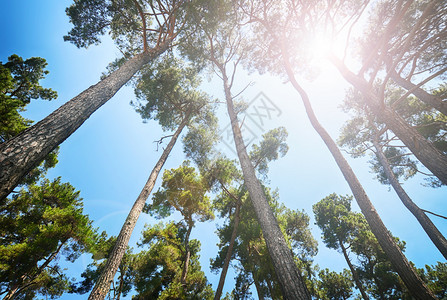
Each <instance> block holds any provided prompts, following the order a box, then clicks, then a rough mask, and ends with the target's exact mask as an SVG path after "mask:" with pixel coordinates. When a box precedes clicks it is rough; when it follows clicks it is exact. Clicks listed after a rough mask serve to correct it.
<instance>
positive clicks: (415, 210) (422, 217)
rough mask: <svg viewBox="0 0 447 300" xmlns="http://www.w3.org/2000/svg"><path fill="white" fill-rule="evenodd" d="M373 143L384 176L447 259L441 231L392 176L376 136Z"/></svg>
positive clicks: (446, 249) (446, 250)
mask: <svg viewBox="0 0 447 300" xmlns="http://www.w3.org/2000/svg"><path fill="white" fill-rule="evenodd" d="M373 145H374V147H375V148H376V156H377V159H378V160H379V162H380V164H381V165H382V167H383V170H384V172H385V175H386V177H387V178H388V180H389V181H390V183H391V186H392V187H393V188H394V190H395V191H396V193H397V195H398V196H399V198H400V200H401V201H402V203H403V204H404V205H405V207H406V208H407V209H408V210H409V211H410V212H411V213H412V214H413V216H415V218H416V219H417V220H418V222H419V224H421V226H422V228H423V229H424V230H425V232H426V233H427V235H428V236H429V238H430V239H431V240H432V242H433V244H435V246H436V247H437V248H438V250H439V251H440V252H441V254H442V255H443V256H444V258H446V259H447V240H446V239H445V237H444V236H443V235H442V233H441V232H440V231H439V230H438V228H437V227H436V226H435V224H433V222H432V221H431V220H430V218H429V217H427V215H426V214H425V213H424V212H423V211H422V209H420V208H419V206H417V205H416V203H414V202H413V201H412V200H411V198H410V197H409V196H408V194H407V193H406V192H405V190H404V189H403V188H402V186H401V185H400V183H399V181H398V180H397V178H396V176H394V173H393V171H392V170H391V167H390V165H389V163H388V160H387V158H386V156H385V154H383V151H382V147H381V146H380V145H379V142H378V140H377V136H376V137H374V139H373Z"/></svg>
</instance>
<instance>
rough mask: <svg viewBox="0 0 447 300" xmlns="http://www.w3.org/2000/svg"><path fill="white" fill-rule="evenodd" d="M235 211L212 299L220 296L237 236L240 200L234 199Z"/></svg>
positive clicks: (215, 299) (217, 298) (217, 299)
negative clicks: (228, 242)
mask: <svg viewBox="0 0 447 300" xmlns="http://www.w3.org/2000/svg"><path fill="white" fill-rule="evenodd" d="M236 200H237V202H236V211H235V212H234V225H233V232H232V233H231V239H230V245H228V250H227V255H226V256H225V262H224V265H223V268H222V272H221V273H220V279H219V285H218V286H217V290H216V293H215V294H214V300H219V299H220V297H221V296H222V290H223V287H224V284H225V277H226V276H227V272H228V267H229V266H230V261H231V256H232V254H233V247H234V242H235V241H236V237H237V229H238V227H239V221H240V211H241V201H240V199H236Z"/></svg>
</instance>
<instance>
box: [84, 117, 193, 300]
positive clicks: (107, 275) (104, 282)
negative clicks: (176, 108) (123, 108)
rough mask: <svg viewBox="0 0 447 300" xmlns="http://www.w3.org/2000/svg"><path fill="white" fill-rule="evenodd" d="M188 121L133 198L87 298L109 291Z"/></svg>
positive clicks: (105, 293)
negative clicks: (144, 210)
mask: <svg viewBox="0 0 447 300" xmlns="http://www.w3.org/2000/svg"><path fill="white" fill-rule="evenodd" d="M188 121H189V118H185V120H183V122H182V123H181V124H180V126H179V127H178V128H177V131H176V132H175V133H174V135H173V136H172V138H171V140H170V141H169V144H168V145H167V146H166V149H165V150H164V151H163V154H162V155H161V157H160V159H159V160H158V162H157V164H156V165H155V167H154V169H153V170H152V172H151V175H150V176H149V178H148V180H147V182H146V184H145V185H144V187H143V189H142V190H141V192H140V195H138V198H137V200H135V203H134V205H133V206H132V209H131V210H130V212H129V215H128V216H127V218H126V220H125V221H124V224H123V227H122V228H121V231H120V233H119V235H118V237H117V239H116V243H115V246H114V247H113V250H112V252H111V253H110V255H109V258H108V259H107V262H106V265H105V267H104V270H103V271H102V273H101V276H100V277H99V279H98V281H97V282H96V284H95V286H94V287H93V290H92V292H91V293H90V296H89V297H88V299H89V300H93V299H95V300H96V299H101V300H103V299H104V298H105V297H106V295H107V293H108V292H109V289H110V284H111V283H112V281H113V278H114V277H115V274H116V271H117V270H118V267H119V265H120V264H121V259H122V258H123V256H124V253H125V252H126V249H127V245H128V244H129V240H130V236H131V235H132V231H133V229H134V228H135V224H136V223H137V220H138V217H139V216H140V214H141V211H142V210H143V207H144V204H145V203H146V199H147V198H148V197H149V194H150V193H151V191H152V189H153V188H154V185H155V181H156V180H157V176H158V174H159V173H160V170H161V168H162V167H163V165H164V163H165V162H166V159H167V158H168V156H169V153H170V152H171V150H172V148H173V147H174V145H175V142H176V141H177V138H178V137H179V135H180V133H181V132H182V130H183V128H184V127H185V126H186V124H187V123H188Z"/></svg>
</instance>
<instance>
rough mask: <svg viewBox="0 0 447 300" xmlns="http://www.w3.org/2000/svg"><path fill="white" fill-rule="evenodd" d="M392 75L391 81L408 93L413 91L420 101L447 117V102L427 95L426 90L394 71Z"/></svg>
mask: <svg viewBox="0 0 447 300" xmlns="http://www.w3.org/2000/svg"><path fill="white" fill-rule="evenodd" d="M390 75H391V79H393V80H394V82H395V83H397V84H398V85H400V86H401V87H403V88H404V89H406V90H407V91H411V93H412V94H413V95H415V96H416V97H418V99H419V100H421V101H422V102H424V103H426V104H428V105H429V106H431V107H433V108H435V109H436V110H438V111H439V112H441V113H442V114H444V115H446V116H447V102H445V101H442V99H441V98H439V97H436V96H435V95H432V94H430V93H427V92H426V91H425V90H424V89H422V88H421V87H418V86H417V85H415V84H414V83H412V82H411V81H409V80H407V79H405V78H402V77H400V76H399V75H398V74H397V73H396V71H394V70H391V72H390Z"/></svg>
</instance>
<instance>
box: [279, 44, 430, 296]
mask: <svg viewBox="0 0 447 300" xmlns="http://www.w3.org/2000/svg"><path fill="white" fill-rule="evenodd" d="M286 53H287V52H285V51H283V55H284V54H286ZM284 67H285V70H286V72H287V75H288V77H289V80H290V81H291V83H292V85H293V87H294V88H295V89H296V90H297V91H298V93H299V94H300V96H301V100H302V101H303V104H304V107H305V109H306V113H307V116H308V118H309V120H310V122H311V124H312V126H313V127H314V129H315V130H316V131H317V133H318V134H319V135H320V137H321V139H322V140H323V141H324V143H325V144H326V146H327V147H328V149H329V151H330V152H331V154H332V156H333V157H334V159H335V161H336V163H337V165H338V167H339V168H340V170H341V172H342V173H343V176H344V177H345V179H346V181H347V182H348V185H349V187H350V188H351V191H352V193H353V194H354V197H355V199H356V201H357V203H358V205H359V207H360V209H361V211H362V213H363V215H364V216H365V219H366V221H367V222H368V224H369V227H370V228H371V231H372V232H373V233H374V235H375V236H376V238H377V240H378V241H379V244H380V246H381V247H382V249H383V251H384V252H385V253H386V255H387V257H388V259H389V260H390V262H391V263H392V265H393V267H394V269H395V270H396V271H397V273H398V274H399V276H400V277H401V278H402V281H403V282H404V283H405V285H406V286H407V288H408V290H409V291H410V292H411V294H412V295H413V297H415V298H416V299H436V297H435V296H434V295H433V293H432V292H431V291H430V290H429V289H428V288H427V286H426V285H425V283H424V282H423V281H422V280H421V278H420V277H419V276H418V275H417V274H416V272H415V270H414V268H413V267H412V266H411V264H410V263H409V262H408V260H407V258H406V257H405V255H404V254H403V253H402V251H401V250H400V248H399V246H398V245H397V244H396V242H395V241H394V239H393V237H392V236H391V234H390V232H389V231H388V229H387V228H386V227H385V225H384V224H383V222H382V220H381V219H380V216H379V214H378V213H377V211H376V209H375V208H374V206H373V205H372V203H371V201H370V200H369V197H368V195H367V194H366V192H365V190H364V189H363V186H362V185H361V184H360V182H359V180H358V179H357V177H356V176H355V174H354V172H353V171H352V169H351V167H350V166H349V164H348V162H347V161H346V160H345V158H344V157H343V155H342V153H341V151H340V149H339V148H338V147H337V144H335V142H334V140H333V139H332V138H331V136H330V135H329V134H328V133H327V131H326V130H325V129H324V128H323V126H321V124H320V122H319V121H318V119H317V117H316V116H315V113H314V111H313V109H312V106H311V104H310V101H309V97H308V95H307V93H306V91H304V89H303V88H302V87H301V86H300V85H299V84H298V82H297V81H296V79H295V75H294V73H293V71H292V68H291V67H290V63H289V61H288V58H287V57H284Z"/></svg>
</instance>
